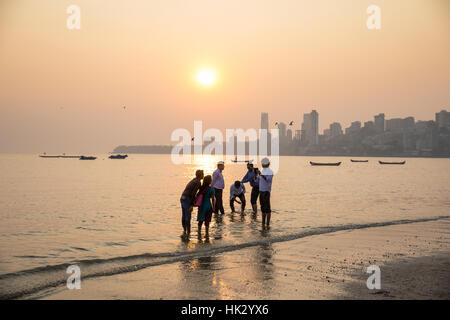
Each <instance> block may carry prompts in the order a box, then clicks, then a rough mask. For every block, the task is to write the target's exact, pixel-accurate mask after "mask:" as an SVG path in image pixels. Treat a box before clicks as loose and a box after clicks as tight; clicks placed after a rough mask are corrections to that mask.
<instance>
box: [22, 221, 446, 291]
mask: <svg viewBox="0 0 450 320" xmlns="http://www.w3.org/2000/svg"><path fill="white" fill-rule="evenodd" d="M269 232H270V231H269ZM262 236H265V234H264V233H262ZM266 236H267V234H266ZM449 244H450V219H441V220H436V221H430V222H418V223H409V224H401V225H392V226H383V227H374V228H367V229H357V230H346V231H338V232H333V233H327V234H322V235H312V236H309V237H305V238H301V239H296V240H291V241H285V242H278V243H266V244H264V245H260V246H254V247H249V248H245V249H241V250H235V251H231V252H224V253H219V254H216V255H208V256H203V257H198V258H194V259H190V258H186V259H185V260H182V261H177V262H174V263H167V264H163V265H156V266H150V267H148V268H145V269H142V270H139V271H136V272H129V273H123V274H119V275H114V276H105V277H99V278H92V279H87V280H83V279H82V284H81V286H82V288H81V289H80V290H68V289H67V288H66V287H65V286H61V287H59V288H54V289H51V290H47V291H45V292H40V293H38V294H35V295H33V296H28V297H26V298H38V299H449V298H450V270H449V268H448V266H449V265H450V250H449V248H450V245H449ZM206 245H207V244H206ZM370 265H377V266H379V267H380V270H381V289H380V290H377V289H374V290H369V289H368V288H367V287H366V280H367V278H368V277H369V274H367V273H366V270H367V267H368V266H370Z"/></svg>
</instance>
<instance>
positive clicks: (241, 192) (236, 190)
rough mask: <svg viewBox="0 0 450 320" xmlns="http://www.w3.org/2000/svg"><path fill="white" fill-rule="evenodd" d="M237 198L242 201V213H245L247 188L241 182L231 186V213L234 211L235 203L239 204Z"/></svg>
mask: <svg viewBox="0 0 450 320" xmlns="http://www.w3.org/2000/svg"><path fill="white" fill-rule="evenodd" d="M236 198H239V199H240V200H241V213H244V210H245V186H244V184H243V183H241V182H240V181H236V182H235V183H234V184H232V185H231V188H230V208H231V212H235V211H234V201H236V202H237V200H236Z"/></svg>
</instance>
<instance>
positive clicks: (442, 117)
mask: <svg viewBox="0 0 450 320" xmlns="http://www.w3.org/2000/svg"><path fill="white" fill-rule="evenodd" d="M436 124H437V126H438V128H444V127H447V128H450V112H448V111H446V110H442V111H441V112H437V113H436Z"/></svg>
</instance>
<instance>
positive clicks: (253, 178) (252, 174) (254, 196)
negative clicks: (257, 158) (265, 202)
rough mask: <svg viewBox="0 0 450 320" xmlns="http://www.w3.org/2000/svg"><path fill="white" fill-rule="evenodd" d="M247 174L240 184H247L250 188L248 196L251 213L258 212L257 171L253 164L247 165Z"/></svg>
mask: <svg viewBox="0 0 450 320" xmlns="http://www.w3.org/2000/svg"><path fill="white" fill-rule="evenodd" d="M247 170H248V171H247V174H246V175H245V176H244V178H243V179H242V181H241V182H242V183H246V182H249V183H250V186H251V187H252V192H251V194H250V203H251V204H252V209H253V213H257V212H258V204H257V203H258V196H259V180H258V179H259V170H258V168H254V167H253V163H252V162H249V163H248V164H247Z"/></svg>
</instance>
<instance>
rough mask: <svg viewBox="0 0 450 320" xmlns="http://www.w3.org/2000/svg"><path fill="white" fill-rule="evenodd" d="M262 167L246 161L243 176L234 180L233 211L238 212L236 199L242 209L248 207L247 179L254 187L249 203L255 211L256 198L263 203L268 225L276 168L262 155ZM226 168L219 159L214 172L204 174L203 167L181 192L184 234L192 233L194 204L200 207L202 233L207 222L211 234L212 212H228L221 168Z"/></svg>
mask: <svg viewBox="0 0 450 320" xmlns="http://www.w3.org/2000/svg"><path fill="white" fill-rule="evenodd" d="M261 165H262V170H261V171H260V170H259V169H258V168H256V167H254V165H253V163H252V162H251V161H249V162H248V163H247V170H248V171H247V174H246V175H245V176H244V178H243V179H242V180H237V181H235V182H234V183H233V184H232V185H231V187H230V208H231V212H235V207H234V203H235V202H237V203H239V204H240V205H241V212H242V213H243V212H244V210H245V205H246V200H245V192H246V190H245V185H244V184H245V183H247V182H248V183H249V184H250V186H251V188H252V191H251V196H250V203H251V204H252V209H253V213H254V214H256V213H257V211H258V205H257V200H258V197H259V203H260V205H261V212H262V227H263V228H268V227H269V225H270V216H271V212H272V211H271V208H270V192H271V190H272V180H273V171H272V169H270V160H269V159H268V158H263V159H262V160H261ZM224 169H225V164H224V162H223V161H219V162H218V163H217V169H216V170H215V171H214V173H213V174H212V176H211V175H207V176H204V172H203V170H197V171H196V172H195V178H194V179H192V180H191V181H190V182H189V183H188V184H187V185H186V188H185V189H184V191H183V193H182V195H181V199H180V202H181V210H182V218H181V223H182V225H183V236H189V234H190V233H191V214H192V211H193V208H194V207H198V213H197V221H198V234H199V236H200V235H201V232H202V226H203V223H204V224H205V234H206V236H208V234H209V223H210V222H211V218H212V214H213V213H215V214H219V213H220V214H225V210H224V208H223V199H222V196H223V190H224V188H225V181H224V178H223V174H222V171H223V170H224ZM202 180H203V182H202Z"/></svg>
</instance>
